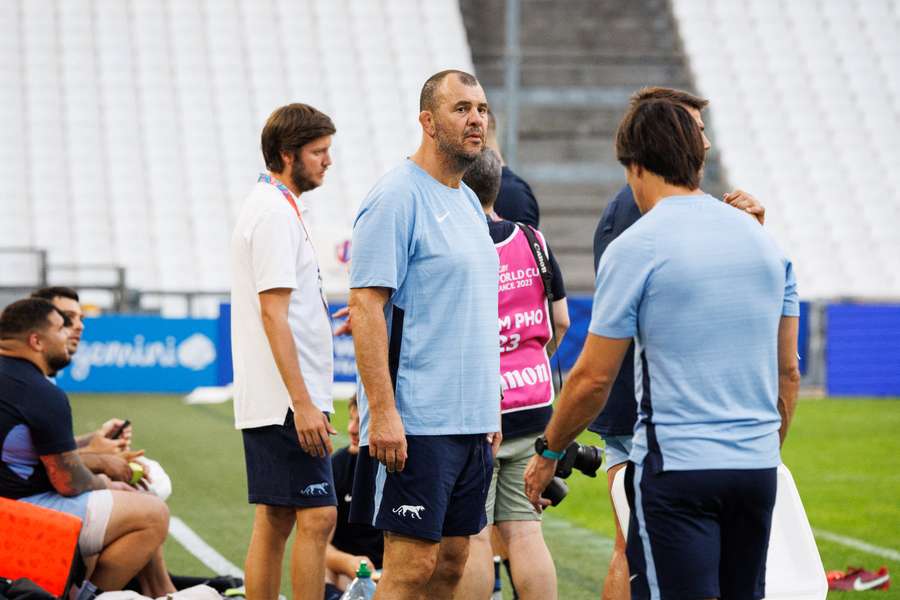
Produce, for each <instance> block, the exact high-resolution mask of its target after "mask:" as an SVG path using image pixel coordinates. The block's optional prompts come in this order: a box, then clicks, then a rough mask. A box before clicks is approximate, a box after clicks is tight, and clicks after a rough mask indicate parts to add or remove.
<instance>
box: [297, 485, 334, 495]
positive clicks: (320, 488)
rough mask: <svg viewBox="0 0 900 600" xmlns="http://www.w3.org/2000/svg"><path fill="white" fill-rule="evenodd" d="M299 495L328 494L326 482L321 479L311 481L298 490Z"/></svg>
mask: <svg viewBox="0 0 900 600" xmlns="http://www.w3.org/2000/svg"><path fill="white" fill-rule="evenodd" d="M300 495H301V496H327V495H328V482H327V481H322V482H320V483H311V484H309V485H308V486H306V487H305V488H303V491H301V492H300Z"/></svg>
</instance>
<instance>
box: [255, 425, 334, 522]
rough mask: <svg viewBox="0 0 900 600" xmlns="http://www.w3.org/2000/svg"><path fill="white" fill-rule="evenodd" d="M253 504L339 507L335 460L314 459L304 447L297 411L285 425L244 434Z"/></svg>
mask: <svg viewBox="0 0 900 600" xmlns="http://www.w3.org/2000/svg"><path fill="white" fill-rule="evenodd" d="M241 433H243V436H244V459H245V460H246V463H247V490H248V497H249V500H250V504H265V505H267V506H291V507H296V508H309V507H315V506H337V497H336V496H335V495H334V477H333V476H332V474H331V457H330V456H326V457H324V458H319V457H318V456H311V455H309V454H307V453H306V452H304V451H303V448H301V447H300V440H299V439H298V438H297V430H296V429H294V411H292V410H288V414H287V416H286V417H285V419H284V423H283V424H281V425H267V426H265V427H253V428H252V429H244V430H242V431H241Z"/></svg>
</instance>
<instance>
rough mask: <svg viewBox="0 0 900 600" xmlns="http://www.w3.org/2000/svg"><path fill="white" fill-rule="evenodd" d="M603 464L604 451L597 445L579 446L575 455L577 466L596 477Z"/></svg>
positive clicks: (588, 474)
mask: <svg viewBox="0 0 900 600" xmlns="http://www.w3.org/2000/svg"><path fill="white" fill-rule="evenodd" d="M602 465H603V453H602V452H601V451H600V448H598V447H597V446H579V447H578V452H577V453H576V455H575V465H574V466H575V468H576V469H578V470H579V471H581V472H582V473H584V474H585V475H587V476H588V477H596V476H597V471H598V470H599V469H600V467H601V466H602Z"/></svg>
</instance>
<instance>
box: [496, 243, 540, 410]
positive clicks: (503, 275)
mask: <svg viewBox="0 0 900 600" xmlns="http://www.w3.org/2000/svg"><path fill="white" fill-rule="evenodd" d="M536 233H537V237H538V239H539V240H540V242H541V245H542V246H543V247H544V252H545V253H546V251H547V244H546V242H545V241H544V237H543V236H542V235H541V234H540V232H536ZM495 246H496V248H497V254H498V255H499V257H500V293H499V314H500V386H501V387H502V389H503V402H502V404H501V412H504V413H508V412H514V411H517V410H527V409H529V408H537V407H539V406H546V405H548V404H551V403H552V402H553V381H552V378H551V376H550V359H549V357H548V356H547V350H546V346H547V343H548V342H549V341H550V318H549V316H550V315H549V312H548V311H549V307H548V306H547V297H546V296H545V294H544V286H543V283H542V282H541V274H540V272H539V271H538V267H537V264H536V263H535V261H534V255H532V253H531V248H530V247H529V245H528V238H526V237H525V234H524V233H522V230H521V229H519V227H518V226H516V229H515V233H513V234H512V235H510V236H509V237H508V238H506V239H505V240H503V241H502V242H499V243H497V244H495Z"/></svg>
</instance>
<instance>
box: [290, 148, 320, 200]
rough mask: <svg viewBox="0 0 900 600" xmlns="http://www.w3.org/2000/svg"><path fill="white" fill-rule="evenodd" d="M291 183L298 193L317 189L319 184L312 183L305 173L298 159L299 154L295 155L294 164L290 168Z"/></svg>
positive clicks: (301, 162)
mask: <svg viewBox="0 0 900 600" xmlns="http://www.w3.org/2000/svg"><path fill="white" fill-rule="evenodd" d="M291 183H293V184H294V187H296V188H297V189H298V190H300V192H301V193H302V192H308V191H310V190H314V189H316V188H317V187H319V184H318V183H316V182H315V181H313V180H312V179H311V178H310V177H309V175H307V173H306V169H305V168H303V161H302V160H301V158H300V153H299V152H298V153H297V156H296V157H295V158H294V164H293V166H291Z"/></svg>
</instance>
